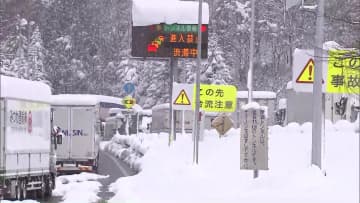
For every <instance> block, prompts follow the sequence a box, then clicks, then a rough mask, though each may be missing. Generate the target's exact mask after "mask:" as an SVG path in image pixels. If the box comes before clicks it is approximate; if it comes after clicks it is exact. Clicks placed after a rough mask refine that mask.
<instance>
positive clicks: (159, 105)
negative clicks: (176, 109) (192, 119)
mask: <svg viewBox="0 0 360 203" xmlns="http://www.w3.org/2000/svg"><path fill="white" fill-rule="evenodd" d="M169 108H170V104H169V103H165V104H158V105H155V106H153V107H152V111H157V110H161V109H169Z"/></svg>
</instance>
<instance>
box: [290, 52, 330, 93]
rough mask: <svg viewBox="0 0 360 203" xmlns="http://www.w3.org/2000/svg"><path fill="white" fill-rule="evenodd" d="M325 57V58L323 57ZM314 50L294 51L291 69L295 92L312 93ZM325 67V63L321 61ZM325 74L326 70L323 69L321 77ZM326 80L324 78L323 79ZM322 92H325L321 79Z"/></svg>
mask: <svg viewBox="0 0 360 203" xmlns="http://www.w3.org/2000/svg"><path fill="white" fill-rule="evenodd" d="M323 57H326V56H323ZM314 61H315V60H314V50H309V49H295V50H294V62H293V67H292V72H293V74H292V76H293V77H292V81H293V84H294V85H293V87H294V90H295V91H296V92H313V82H314V73H315V68H316V66H315V63H314ZM323 63H324V65H323V67H325V66H326V65H325V64H327V61H326V60H324V61H323ZM326 74H327V69H326V68H323V75H326ZM325 79H326V78H325ZM323 92H325V80H324V79H323Z"/></svg>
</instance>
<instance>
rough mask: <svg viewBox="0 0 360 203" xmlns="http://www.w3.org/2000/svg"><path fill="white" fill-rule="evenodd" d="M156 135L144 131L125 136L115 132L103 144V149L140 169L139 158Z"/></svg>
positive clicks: (132, 166)
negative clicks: (107, 141) (109, 139)
mask: <svg viewBox="0 0 360 203" xmlns="http://www.w3.org/2000/svg"><path fill="white" fill-rule="evenodd" d="M145 136H146V139H145ZM156 136H157V135H156V134H144V133H139V136H135V135H132V136H126V135H120V134H118V133H117V134H115V135H114V137H113V138H112V139H111V141H110V142H109V143H107V144H106V145H104V149H105V150H107V151H109V152H110V153H112V154H114V155H115V156H116V157H117V158H119V159H121V160H123V161H124V162H125V163H127V164H129V166H130V167H131V168H133V169H135V170H137V171H140V170H141V165H140V160H141V158H142V157H143V156H144V154H145V153H146V152H147V150H148V149H149V147H150V145H151V142H152V140H153V139H154V137H156ZM150 137H151V138H150ZM145 140H146V141H145Z"/></svg>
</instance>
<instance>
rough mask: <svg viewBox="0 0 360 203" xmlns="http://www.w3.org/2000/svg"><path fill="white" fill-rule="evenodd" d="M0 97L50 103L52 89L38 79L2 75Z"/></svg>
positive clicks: (0, 78)
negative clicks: (31, 79)
mask: <svg viewBox="0 0 360 203" xmlns="http://www.w3.org/2000/svg"><path fill="white" fill-rule="evenodd" d="M0 81H1V82H0V84H1V85H0V86H1V91H0V97H1V98H13V99H24V100H30V101H38V102H45V103H50V96H51V89H50V87H49V86H48V85H46V84H45V83H42V82H38V81H30V80H24V79H19V78H14V77H8V76H4V75H0Z"/></svg>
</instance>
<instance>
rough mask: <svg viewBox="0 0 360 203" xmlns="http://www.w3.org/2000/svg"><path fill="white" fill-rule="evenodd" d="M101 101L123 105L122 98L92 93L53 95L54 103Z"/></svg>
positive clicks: (94, 102) (92, 102) (89, 103)
mask: <svg viewBox="0 0 360 203" xmlns="http://www.w3.org/2000/svg"><path fill="white" fill-rule="evenodd" d="M101 102H104V103H113V104H119V105H122V99H121V98H117V97H111V96H104V95H92V94H58V95H52V96H51V104H53V105H96V104H99V103H101Z"/></svg>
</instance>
